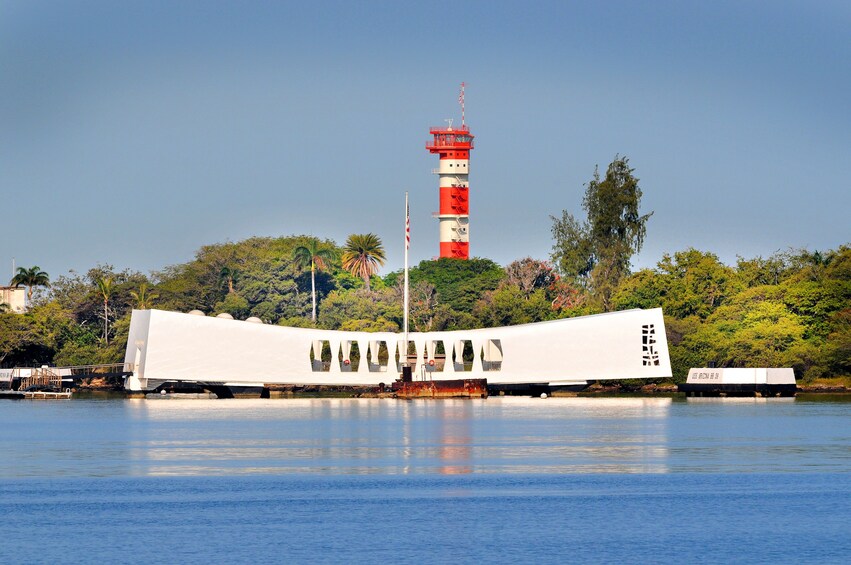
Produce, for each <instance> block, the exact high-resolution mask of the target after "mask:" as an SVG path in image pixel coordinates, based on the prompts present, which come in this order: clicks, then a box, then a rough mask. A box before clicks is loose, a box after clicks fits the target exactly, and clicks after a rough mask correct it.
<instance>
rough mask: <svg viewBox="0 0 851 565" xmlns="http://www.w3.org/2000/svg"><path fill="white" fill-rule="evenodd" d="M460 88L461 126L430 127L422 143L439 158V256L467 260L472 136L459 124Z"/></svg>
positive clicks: (463, 124) (468, 256)
mask: <svg viewBox="0 0 851 565" xmlns="http://www.w3.org/2000/svg"><path fill="white" fill-rule="evenodd" d="M463 86H464V85H463V84H462V90H461V96H460V97H459V100H460V102H461V108H462V111H461V115H462V124H461V127H460V128H453V127H452V125H451V124H450V125H449V126H447V127H443V128H440V127H433V128H431V129H430V130H429V133H430V134H431V135H432V139H431V140H429V141H428V142H426V149H428V150H429V151H430V152H431V153H436V154H437V155H439V156H440V167H439V168H437V169H435V170H434V173H435V174H437V175H438V177H439V179H440V180H439V186H440V211H439V212H438V215H437V218H438V220H439V221H440V257H452V258H456V259H469V258H470V207H469V200H470V197H469V191H470V183H469V174H470V151H471V150H472V149H473V147H474V144H473V138H474V136H473V134H471V133H470V129H469V128H468V127H467V125H466V124H465V123H463V115H464V111H463V108H464V90H463Z"/></svg>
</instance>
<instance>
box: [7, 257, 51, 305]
mask: <svg viewBox="0 0 851 565" xmlns="http://www.w3.org/2000/svg"><path fill="white" fill-rule="evenodd" d="M9 284H11V285H12V286H21V285H23V286H25V287H27V303H29V302H32V299H33V287H36V286H50V276H49V275H48V274H47V273H45V272H44V271H42V270H41V267H37V266H36V267H32V268H29V269H25V268H23V267H18V272H17V273H15V276H14V277H12V281H11V282H10V283H9Z"/></svg>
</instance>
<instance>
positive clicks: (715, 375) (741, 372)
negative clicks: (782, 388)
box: [686, 367, 795, 385]
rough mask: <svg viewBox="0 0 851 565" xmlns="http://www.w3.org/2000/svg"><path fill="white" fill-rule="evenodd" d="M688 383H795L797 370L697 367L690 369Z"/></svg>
mask: <svg viewBox="0 0 851 565" xmlns="http://www.w3.org/2000/svg"><path fill="white" fill-rule="evenodd" d="M686 382H687V383H688V384H715V385H721V384H724V385H729V384H754V385H763V384H772V385H774V384H792V385H793V384H795V371H794V370H792V369H790V368H784V369H768V368H739V367H735V368H732V367H728V368H713V369H708V368H697V369H689V372H688V378H687V379H686Z"/></svg>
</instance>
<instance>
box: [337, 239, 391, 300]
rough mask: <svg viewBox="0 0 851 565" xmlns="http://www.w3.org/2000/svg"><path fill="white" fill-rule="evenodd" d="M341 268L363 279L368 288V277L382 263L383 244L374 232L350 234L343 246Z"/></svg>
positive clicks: (383, 258)
mask: <svg viewBox="0 0 851 565" xmlns="http://www.w3.org/2000/svg"><path fill="white" fill-rule="evenodd" d="M342 260H343V268H344V269H346V270H347V271H349V272H350V273H352V274H353V275H355V276H356V277H361V278H362V279H363V283H364V286H365V287H366V289H367V290H369V278H370V277H371V276H372V275H374V274H375V273H377V272H378V268H379V267H380V266H381V265H384V261H385V256H384V246H383V245H382V244H381V239H380V238H379V237H378V236H377V235H375V234H374V233H367V234H352V235H350V236H349V238H348V239H347V240H346V245H345V246H343V256H342Z"/></svg>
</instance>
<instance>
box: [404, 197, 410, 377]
mask: <svg viewBox="0 0 851 565" xmlns="http://www.w3.org/2000/svg"><path fill="white" fill-rule="evenodd" d="M410 244H411V212H410V209H409V208H408V193H407V192H405V359H404V364H406V365H407V363H408V308H409V302H408V247H409V246H410Z"/></svg>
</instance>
